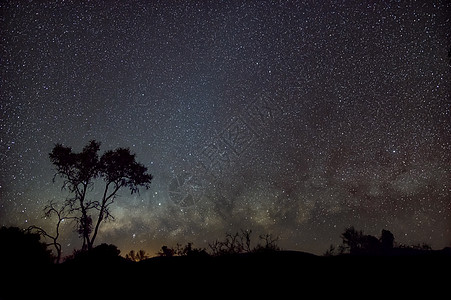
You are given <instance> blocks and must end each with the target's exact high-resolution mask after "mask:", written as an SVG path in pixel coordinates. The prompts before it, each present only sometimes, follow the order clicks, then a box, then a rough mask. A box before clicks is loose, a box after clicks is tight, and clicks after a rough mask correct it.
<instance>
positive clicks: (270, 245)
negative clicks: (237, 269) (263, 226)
mask: <svg viewBox="0 0 451 300" xmlns="http://www.w3.org/2000/svg"><path fill="white" fill-rule="evenodd" d="M251 233H252V230H243V229H241V230H240V231H239V232H236V233H235V234H230V233H228V234H226V237H225V239H224V240H223V241H220V240H216V241H215V242H213V243H209V244H208V246H209V247H210V250H211V252H212V255H214V256H222V255H231V254H232V255H233V254H239V253H250V252H263V251H278V250H280V248H279V247H278V246H277V241H278V237H275V238H274V237H273V236H272V235H271V234H265V235H260V236H259V238H260V241H263V242H264V244H260V243H258V244H257V245H256V246H255V247H253V248H252V247H251Z"/></svg>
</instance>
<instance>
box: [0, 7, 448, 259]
mask: <svg viewBox="0 0 451 300" xmlns="http://www.w3.org/2000/svg"><path fill="white" fill-rule="evenodd" d="M0 6H1V9H2V11H3V13H2V15H1V26H0V30H1V32H0V36H1V51H2V52H1V53H2V59H1V67H0V69H1V86H2V88H1V89H0V97H1V101H0V107H1V122H0V130H1V131H0V138H1V142H0V149H1V156H0V161H1V163H0V168H1V173H0V220H1V224H0V225H5V226H10V225H16V226H20V227H27V226H28V225H29V224H38V225H40V226H43V227H46V228H51V227H52V222H51V220H48V219H44V218H43V217H42V216H43V213H42V208H43V207H44V206H45V204H46V203H47V202H48V201H49V200H54V201H63V200H64V199H65V197H67V196H68V194H67V191H62V190H61V185H60V182H59V181H58V180H56V182H55V183H53V182H52V179H53V174H54V170H53V169H52V165H51V163H50V161H49V159H48V153H49V152H50V151H51V149H52V148H53V146H54V144H55V143H62V144H64V145H67V146H72V147H73V148H74V149H75V150H78V151H79V150H81V148H82V147H83V146H84V145H85V144H86V143H87V142H88V141H89V140H91V139H96V140H98V141H101V142H102V150H103V151H105V150H108V149H113V148H116V147H130V149H131V150H132V152H134V153H136V154H137V160H138V161H140V162H141V163H143V164H144V165H146V166H147V167H148V168H149V172H150V173H151V174H152V175H153V176H154V180H153V182H152V187H151V189H149V190H147V191H141V193H140V194H139V195H132V196H130V195H129V193H128V192H127V191H125V190H124V191H122V192H121V193H120V194H121V197H120V198H118V199H117V201H116V202H115V208H114V209H113V211H112V212H113V214H114V216H115V221H114V222H109V223H105V224H103V227H101V234H100V236H99V239H101V240H102V241H106V242H110V243H115V244H117V245H118V246H119V248H120V249H122V250H123V252H125V251H126V250H129V249H138V248H139V249H150V252H152V251H154V252H156V251H157V249H158V248H159V247H160V246H161V245H162V244H169V245H173V244H175V243H177V242H179V243H184V242H190V241H191V242H194V243H195V245H196V246H206V241H207V242H208V241H212V240H214V239H216V238H218V237H221V236H223V235H224V233H225V232H232V231H236V230H238V229H240V228H243V229H252V230H254V232H259V233H272V234H274V235H278V236H279V237H280V245H281V246H282V247H284V248H290V249H298V250H304V251H312V252H314V253H322V252H324V251H325V249H326V248H327V247H328V245H330V244H331V243H337V242H338V239H339V235H340V233H341V232H342V231H343V228H344V227H347V226H350V225H354V226H356V227H358V228H362V229H363V230H365V232H368V233H369V234H375V235H377V234H378V233H379V232H380V230H381V229H383V228H386V229H389V230H391V231H392V232H393V233H394V234H395V237H396V240H397V241H398V242H400V243H407V244H409V243H410V244H411V243H417V242H427V243H429V244H431V245H432V246H433V247H435V248H441V247H444V246H449V245H450V243H451V239H450V229H451V221H450V220H451V210H450V209H451V206H450V203H451V202H450V199H451V190H450V188H451V187H450V178H451V121H450V118H451V112H450V96H449V93H450V82H451V78H450V66H449V58H447V54H448V50H449V49H450V47H451V44H450V30H449V28H451V20H450V18H449V16H450V15H451V6H450V4H449V3H447V1H413V2H408V3H404V2H399V1H380V2H375V3H372V2H366V1H363V2H362V1H346V2H339V1H316V2H309V1H126V2H121V1H94V2H87V1H86V2H84V1H36V2H22V1H6V2H3V3H1V4H0ZM63 239H64V249H65V251H66V253H70V251H71V250H72V249H73V248H77V247H78V244H79V243H80V242H79V240H77V236H76V233H74V232H73V227H72V225H69V224H68V225H67V226H66V228H65V229H64V235H63ZM99 242H100V240H99Z"/></svg>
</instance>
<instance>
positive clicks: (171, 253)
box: [157, 246, 175, 257]
mask: <svg viewBox="0 0 451 300" xmlns="http://www.w3.org/2000/svg"><path fill="white" fill-rule="evenodd" d="M157 254H158V255H159V256H165V257H172V256H174V254H175V251H174V249H172V248H169V247H168V246H162V247H161V250H160V252H158V253H157Z"/></svg>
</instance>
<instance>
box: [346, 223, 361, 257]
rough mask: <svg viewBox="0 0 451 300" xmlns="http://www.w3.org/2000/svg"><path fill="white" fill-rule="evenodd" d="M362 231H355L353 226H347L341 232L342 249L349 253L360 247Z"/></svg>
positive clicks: (353, 252) (356, 250)
mask: <svg viewBox="0 0 451 300" xmlns="http://www.w3.org/2000/svg"><path fill="white" fill-rule="evenodd" d="M362 236H363V232H362V231H357V230H356V229H355V228H354V226H351V227H348V228H346V229H345V231H344V232H343V233H342V234H341V238H342V240H343V246H344V249H348V250H349V253H351V254H355V253H356V252H358V251H359V249H361V247H362V245H361V242H362Z"/></svg>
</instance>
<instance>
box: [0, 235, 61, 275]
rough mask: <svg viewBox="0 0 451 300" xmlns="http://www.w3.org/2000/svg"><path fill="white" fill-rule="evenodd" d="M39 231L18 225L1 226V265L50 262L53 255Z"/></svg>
mask: <svg viewBox="0 0 451 300" xmlns="http://www.w3.org/2000/svg"><path fill="white" fill-rule="evenodd" d="M40 238H41V236H40V235H39V234H38V233H31V232H28V231H26V230H22V229H20V228H18V227H4V226H3V227H1V228H0V265H1V266H3V267H4V266H13V265H35V264H50V263H52V261H53V257H52V255H51V253H50V250H47V245H46V244H45V243H42V242H40Z"/></svg>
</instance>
